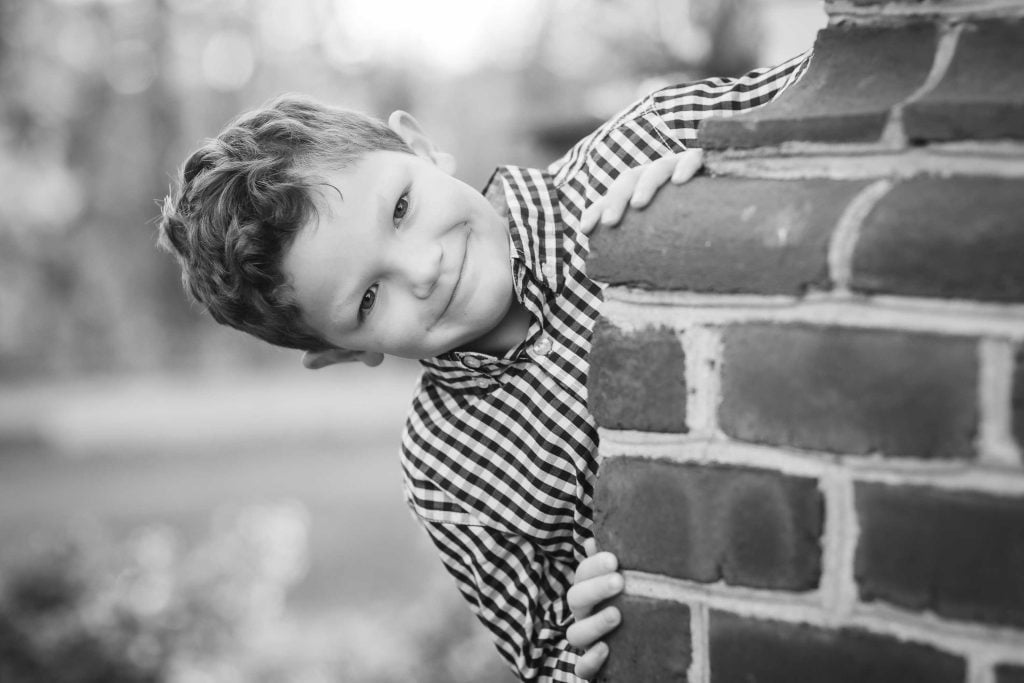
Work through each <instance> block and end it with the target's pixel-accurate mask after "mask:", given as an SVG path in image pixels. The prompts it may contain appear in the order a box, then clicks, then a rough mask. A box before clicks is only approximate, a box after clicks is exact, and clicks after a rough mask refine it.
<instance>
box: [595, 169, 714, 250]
mask: <svg viewBox="0 0 1024 683" xmlns="http://www.w3.org/2000/svg"><path fill="white" fill-rule="evenodd" d="M703 165H704V150H702V149H688V150H686V151H685V152H680V153H679V154H671V155H669V156H666V157H662V158H660V159H657V160H655V161H652V162H651V163H649V164H644V165H643V166H637V167H636V168H631V169H629V170H628V171H623V172H622V173H621V174H620V175H619V177H618V178H616V179H615V181H614V182H612V184H611V187H609V188H608V191H607V192H606V193H605V195H604V196H603V197H601V198H600V199H599V200H597V201H596V202H594V203H593V204H591V205H590V206H589V207H588V208H587V210H586V211H584V212H583V217H582V218H581V219H580V230H582V231H583V234H584V235H589V234H590V232H591V231H592V230H593V229H594V228H595V227H597V224H598V223H600V224H601V225H604V226H607V227H611V226H613V225H615V224H617V223H618V222H619V221H620V220H621V219H622V215H623V214H624V213H625V211H626V206H627V205H628V206H630V207H632V208H634V209H642V208H644V207H645V206H647V205H648V204H649V203H650V202H651V199H653V198H654V195H655V194H656V193H657V192H658V189H659V188H661V186H662V185H664V184H665V183H667V182H669V181H671V182H672V184H673V185H681V184H683V183H685V182H686V181H687V180H689V179H690V178H692V177H693V176H694V175H696V173H697V171H699V170H700V168H701V166H703Z"/></svg>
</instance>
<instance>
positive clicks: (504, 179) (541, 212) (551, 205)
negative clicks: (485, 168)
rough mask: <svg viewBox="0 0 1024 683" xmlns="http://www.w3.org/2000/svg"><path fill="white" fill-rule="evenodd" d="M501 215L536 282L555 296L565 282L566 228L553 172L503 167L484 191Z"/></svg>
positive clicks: (514, 245) (497, 170) (515, 246)
mask: <svg viewBox="0 0 1024 683" xmlns="http://www.w3.org/2000/svg"><path fill="white" fill-rule="evenodd" d="M484 195H485V196H486V197H487V198H488V199H489V200H491V203H492V205H494V206H495V208H497V209H498V212H499V213H500V214H502V215H505V216H507V217H508V228H509V235H510V236H511V238H512V248H513V250H514V251H515V252H516V253H515V254H513V257H515V256H516V255H518V256H519V257H520V258H521V259H522V260H523V262H524V263H525V264H526V266H527V268H528V269H529V270H530V271H531V272H532V273H533V275H534V277H535V279H536V280H537V281H538V282H539V283H540V284H541V285H543V286H544V287H545V288H546V289H548V290H549V291H550V292H551V293H557V292H558V291H559V290H560V289H561V287H562V283H563V282H564V269H565V264H564V259H563V258H562V256H563V251H562V239H563V225H562V220H561V214H560V212H559V209H558V191H557V189H556V188H555V184H554V179H553V177H552V176H551V174H550V173H547V172H546V171H541V170H539V169H535V168H521V167H518V166H499V167H498V168H497V169H495V171H494V173H493V174H492V175H491V179H490V180H489V181H488V182H487V185H486V187H485V188H484Z"/></svg>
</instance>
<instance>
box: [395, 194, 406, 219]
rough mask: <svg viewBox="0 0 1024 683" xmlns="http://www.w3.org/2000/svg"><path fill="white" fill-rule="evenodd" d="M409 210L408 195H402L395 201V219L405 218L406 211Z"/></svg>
mask: <svg viewBox="0 0 1024 683" xmlns="http://www.w3.org/2000/svg"><path fill="white" fill-rule="evenodd" d="M408 210H409V199H408V197H407V196H406V195H404V194H403V195H402V196H401V197H399V198H398V202H396V203H395V214H394V216H395V220H400V219H402V218H405V214H406V212H407V211H408Z"/></svg>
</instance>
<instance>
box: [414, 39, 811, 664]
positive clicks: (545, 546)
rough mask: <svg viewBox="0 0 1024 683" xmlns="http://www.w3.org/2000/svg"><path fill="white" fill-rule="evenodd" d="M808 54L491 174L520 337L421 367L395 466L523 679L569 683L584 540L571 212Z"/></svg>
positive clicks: (765, 89)
mask: <svg viewBox="0 0 1024 683" xmlns="http://www.w3.org/2000/svg"><path fill="white" fill-rule="evenodd" d="M809 60H810V54H809V53H807V54H804V55H800V56H798V57H796V58H794V59H792V60H790V61H788V62H786V63H784V64H781V65H779V66H777V67H775V68H771V69H762V70H757V71H754V72H751V73H750V74H747V75H746V76H743V77H741V78H736V79H721V78H716V79H709V80H704V81H700V82H697V83H691V84H687V85H681V86H673V87H668V88H664V89H662V90H659V91H657V92H654V93H652V94H650V95H648V96H647V97H645V98H644V99H643V100H641V101H639V102H638V103H636V104H635V105H633V106H631V107H629V108H628V109H626V110H625V111H623V112H622V113H621V114H619V115H618V116H616V117H614V118H613V119H611V120H610V121H608V122H607V123H606V124H604V125H603V126H601V127H600V128H599V129H598V130H596V131H595V132H594V133H593V134H591V135H589V136H588V137H586V138H585V139H583V140H582V141H580V142H579V143H578V144H577V145H575V146H574V147H573V148H572V149H571V150H570V151H569V152H568V153H567V154H566V155H565V156H564V157H563V158H562V159H560V160H558V161H557V162H555V163H554V164H552V165H551V166H550V167H549V168H548V169H547V170H546V171H542V170H536V169H525V168H515V167H502V168H499V169H498V170H497V171H495V174H494V176H493V177H492V179H491V181H490V182H489V183H488V187H487V189H486V190H485V193H486V194H487V196H488V197H489V198H491V199H492V201H494V202H496V206H497V207H498V208H499V210H501V211H502V212H503V213H505V214H507V216H508V220H509V232H510V239H511V246H512V248H511V261H512V269H513V273H514V283H515V292H516V295H517V296H518V297H519V298H520V300H521V301H522V302H523V304H524V305H525V306H526V307H527V308H528V309H529V311H530V313H531V314H532V322H531V324H530V327H529V332H528V335H527V338H526V339H525V340H524V341H523V342H522V343H520V344H519V345H518V346H516V347H515V348H513V349H511V350H509V352H508V353H506V354H505V355H504V356H503V357H500V358H497V357H493V356H489V355H486V354H480V353H471V352H451V353H448V354H445V355H443V356H440V357H437V358H431V359H427V360H424V361H422V365H423V368H424V372H423V375H422V378H421V381H420V385H419V387H418V391H417V393H416V396H415V398H414V401H413V406H412V410H411V412H410V415H409V418H408V421H407V423H406V428H405V431H404V434H403V439H402V463H403V470H404V476H405V494H406V499H407V501H408V503H409V505H410V507H411V508H412V510H413V513H414V515H415V517H416V518H417V519H418V520H419V522H420V523H421V524H422V525H423V526H424V528H425V529H426V530H427V533H428V534H429V535H430V537H431V539H432V540H433V542H434V544H435V545H436V546H437V548H438V550H439V551H440V553H441V558H442V560H443V562H444V564H445V566H446V567H447V569H448V571H449V572H450V573H451V575H452V576H453V577H454V579H455V581H456V583H457V584H458V588H459V590H460V591H461V592H462V594H463V595H464V596H465V598H466V600H467V601H468V602H469V605H470V607H471V609H472V610H473V611H474V612H475V613H476V615H477V616H478V617H479V618H480V619H481V621H482V622H483V623H484V624H485V625H486V626H487V628H488V629H489V630H490V631H491V633H492V634H493V635H494V637H495V640H496V643H497V647H498V650H499V652H500V653H501V655H502V657H504V659H505V660H506V661H507V662H508V663H509V664H510V665H511V666H512V667H513V668H514V669H515V670H516V671H517V673H518V674H519V675H520V676H521V677H522V678H523V679H524V680H539V681H578V680H580V679H578V678H576V677H575V675H574V674H573V668H574V665H575V663H576V659H577V656H578V654H579V653H578V652H576V651H574V649H573V648H571V647H570V646H569V645H568V643H567V642H566V639H565V631H566V628H567V627H568V626H569V624H570V623H571V620H572V615H571V613H570V610H569V608H568V606H567V604H566V600H565V595H566V591H567V590H568V588H569V586H570V585H571V581H572V576H573V572H574V570H575V568H576V566H577V564H578V563H579V561H580V560H581V559H582V558H583V549H582V544H583V541H584V540H585V539H587V538H590V537H591V535H592V533H591V503H592V495H593V490H594V480H595V476H596V474H597V458H596V454H597V429H596V427H595V424H594V420H593V418H592V417H591V415H590V413H589V412H588V411H587V370H588V354H589V351H590V336H591V331H592V329H593V326H594V323H595V321H596V319H597V316H598V306H599V304H600V301H601V290H600V287H599V286H598V285H597V284H595V283H594V282H592V281H591V280H590V279H589V278H587V275H586V272H585V267H584V266H585V263H584V257H585V255H586V251H587V240H586V237H585V236H584V235H582V234H581V233H580V232H579V230H578V227H579V222H580V216H581V214H582V213H583V210H584V208H585V207H587V206H588V205H589V204H590V203H591V202H593V201H595V200H596V199H598V198H599V197H601V196H602V195H603V194H604V193H605V192H606V191H607V189H608V187H609V186H610V185H611V183H612V181H614V180H615V178H616V176H618V175H619V174H620V173H621V172H623V171H624V170H626V169H629V168H632V167H635V166H639V165H641V164H646V163H648V162H650V161H653V160H655V159H657V158H659V157H663V156H665V155H666V154H673V153H676V152H680V151H682V150H684V149H686V146H687V145H688V144H692V142H693V141H694V140H695V138H696V131H697V125H698V124H699V123H700V121H701V120H702V119H703V118H705V117H707V116H711V115H728V114H731V113H736V112H740V111H744V110H747V109H750V108H752V107H756V106H759V105H761V104H764V103H766V102H769V101H771V100H772V99H774V98H775V97H776V96H778V94H779V93H780V92H782V91H783V90H784V89H785V88H786V87H787V86H788V85H789V84H791V83H793V82H794V81H795V80H796V79H797V78H799V76H800V75H801V74H802V73H803V71H804V70H805V69H806V66H807V64H808V62H809Z"/></svg>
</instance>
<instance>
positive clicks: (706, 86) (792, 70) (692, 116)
mask: <svg viewBox="0 0 1024 683" xmlns="http://www.w3.org/2000/svg"><path fill="white" fill-rule="evenodd" d="M812 54H813V53H812V51H811V50H808V51H807V52H804V53H802V54H799V55H797V56H795V57H792V58H791V59H788V60H786V61H785V62H783V63H782V64H779V65H777V66H773V67H766V68H761V69H755V70H753V71H750V72H748V73H746V74H744V75H743V76H739V77H736V78H708V79H705V80H702V81H696V82H692V83H685V84H681V85H671V86H668V87H666V88H662V89H660V90H657V91H655V92H653V93H651V94H650V95H649V96H648V97H649V104H648V107H646V108H645V109H646V111H648V112H651V113H653V114H655V115H656V116H658V117H659V118H660V119H661V120H662V121H663V122H664V124H665V126H666V129H667V131H668V134H669V135H670V136H671V137H672V138H673V139H674V140H675V141H676V142H680V143H682V144H683V145H685V146H689V145H691V144H692V143H693V142H694V141H695V140H696V139H697V127H698V126H699V125H700V122H701V121H703V120H704V119H706V118H708V117H709V116H731V115H733V114H738V113H741V112H744V111H747V110H750V109H754V108H755V107H760V106H762V105H765V104H768V103H769V102H771V101H772V100H774V99H775V98H777V97H778V96H779V95H781V94H782V93H783V92H784V91H785V90H786V88H788V87H789V86H790V85H792V84H793V83H795V82H797V81H798V80H799V79H800V77H801V76H802V75H803V74H804V72H805V71H806V70H807V67H808V65H809V64H810V61H811V57H812Z"/></svg>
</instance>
